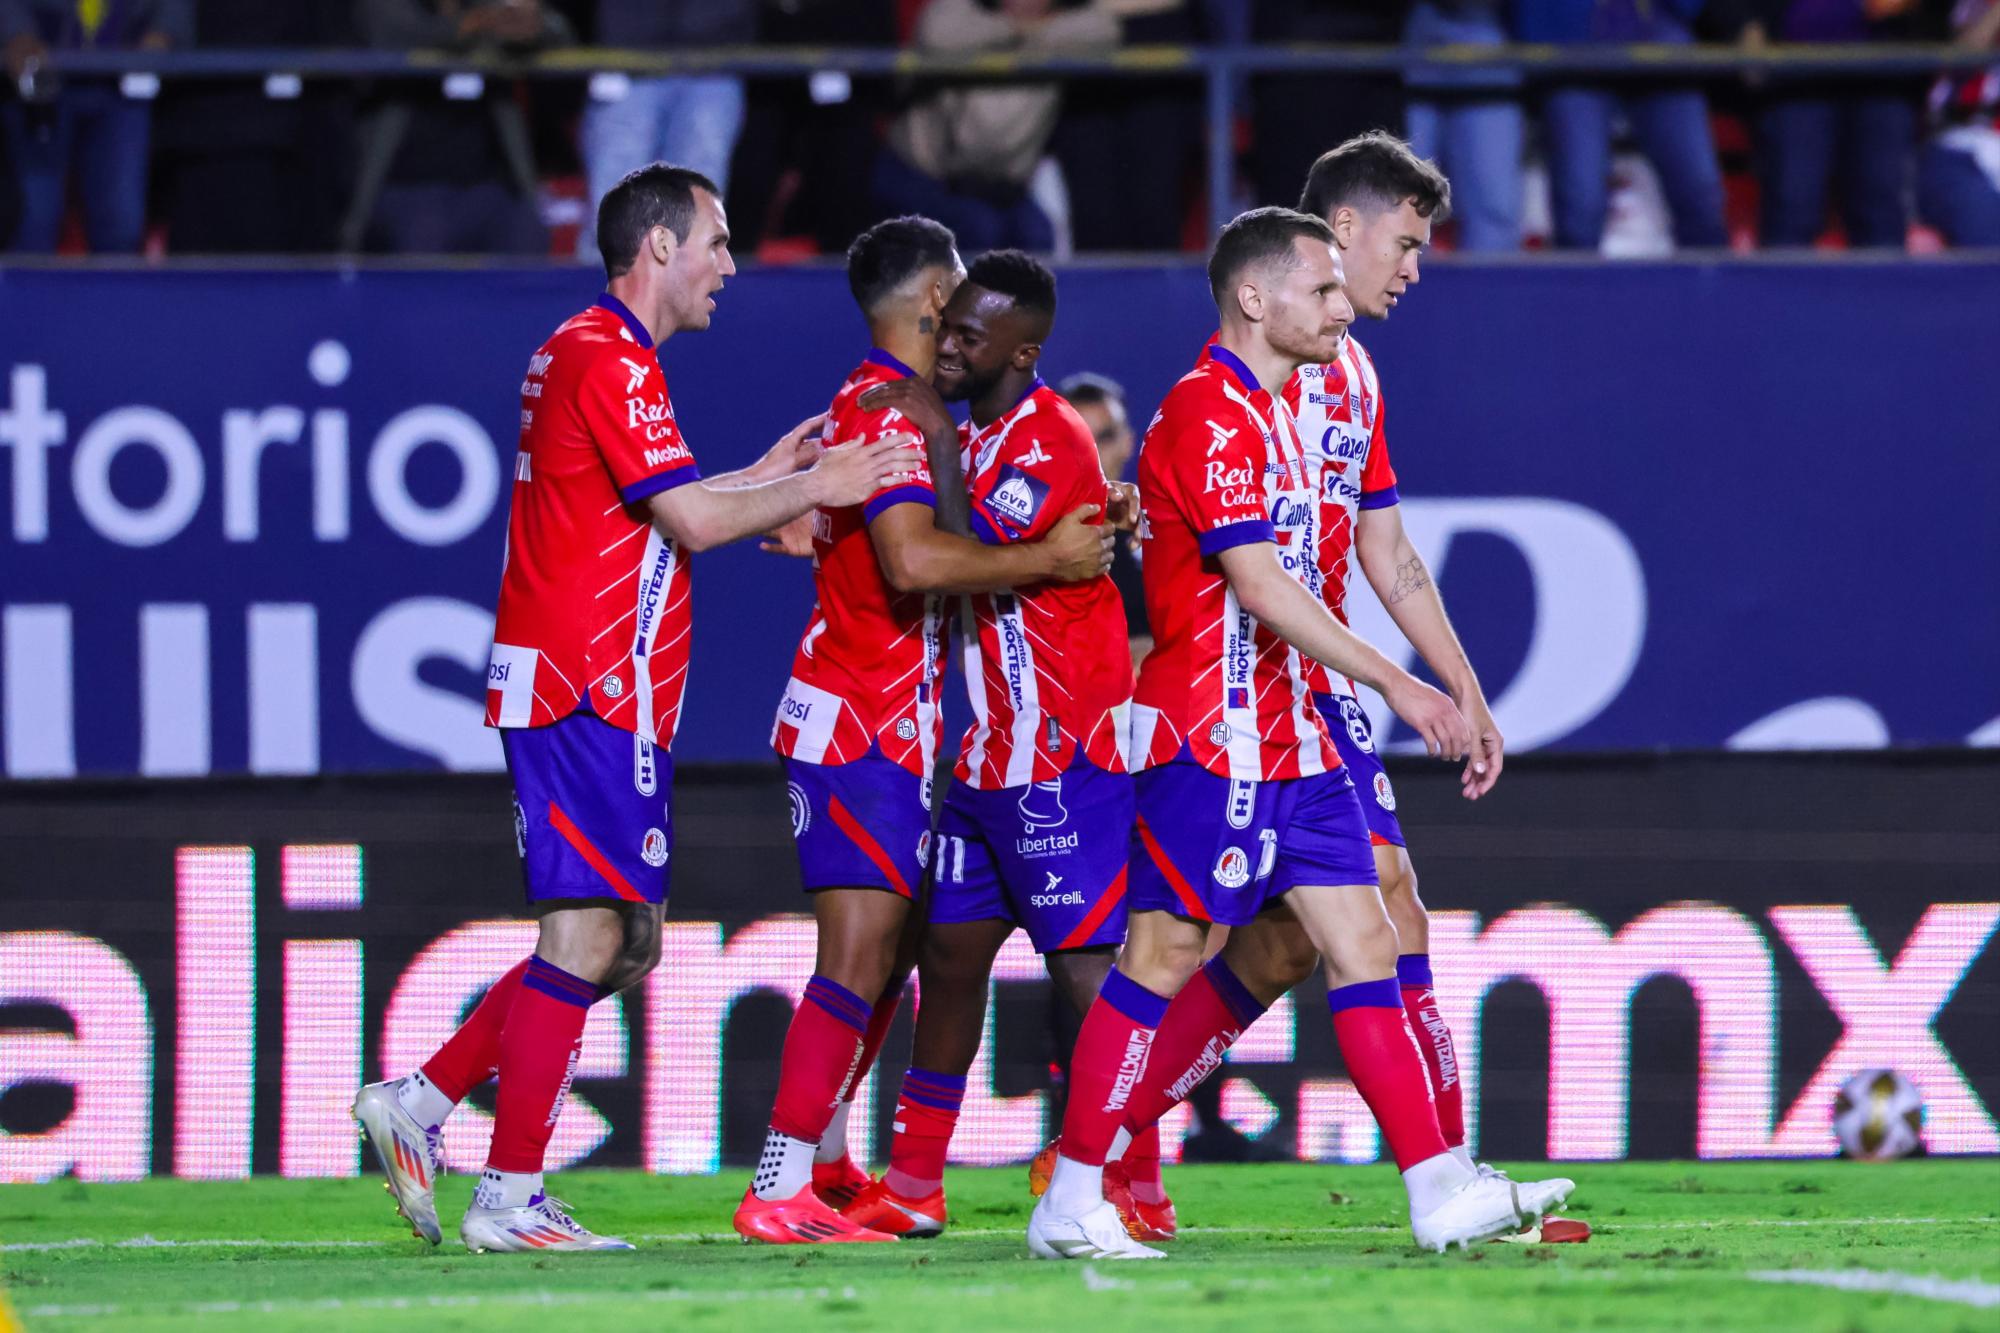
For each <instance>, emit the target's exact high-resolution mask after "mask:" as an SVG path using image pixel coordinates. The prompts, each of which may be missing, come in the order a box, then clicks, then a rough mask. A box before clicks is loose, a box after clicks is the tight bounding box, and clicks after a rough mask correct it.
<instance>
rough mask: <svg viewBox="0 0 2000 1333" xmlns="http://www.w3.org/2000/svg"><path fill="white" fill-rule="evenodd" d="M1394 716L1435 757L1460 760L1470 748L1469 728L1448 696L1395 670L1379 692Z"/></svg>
mask: <svg viewBox="0 0 2000 1333" xmlns="http://www.w3.org/2000/svg"><path fill="white" fill-rule="evenodd" d="M1382 698H1383V699H1384V700H1385V701H1387V703H1388V705H1389V707H1390V708H1392V709H1394V710H1395V712H1396V716H1397V717H1400V718H1402V719H1403V721H1405V722H1407V723H1409V724H1410V727H1411V728H1412V729H1413V730H1414V731H1415V732H1416V733H1417V734H1418V735H1419V736H1422V737H1423V738H1424V750H1425V752H1426V753H1428V754H1429V755H1430V756H1431V757H1432V758H1435V759H1453V760H1456V759H1463V758H1464V757H1465V755H1466V752H1467V751H1469V750H1470V749H1471V748H1472V727H1471V725H1470V724H1468V723H1467V722H1466V720H1465V714H1463V713H1461V712H1459V711H1458V705H1457V704H1455V703H1453V702H1452V701H1451V699H1450V697H1449V696H1447V695H1445V694H1444V693H1442V692H1441V691H1439V690H1436V689H1433V688H1432V687H1430V686H1429V685H1426V684H1424V683H1423V682H1422V681H1420V680H1418V679H1417V678H1416V677H1415V676H1412V675H1411V674H1410V673H1409V672H1407V671H1398V672H1397V673H1396V677H1395V678H1394V679H1392V680H1390V681H1389V682H1388V684H1387V686H1386V687H1385V688H1384V689H1383V691H1382Z"/></svg>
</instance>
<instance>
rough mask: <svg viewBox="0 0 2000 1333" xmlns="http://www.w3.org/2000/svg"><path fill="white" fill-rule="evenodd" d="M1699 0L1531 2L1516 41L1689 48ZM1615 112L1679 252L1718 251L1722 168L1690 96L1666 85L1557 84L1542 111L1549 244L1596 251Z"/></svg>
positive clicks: (1701, 111)
mask: <svg viewBox="0 0 2000 1333" xmlns="http://www.w3.org/2000/svg"><path fill="white" fill-rule="evenodd" d="M1704 2H1705V0H1534V2H1533V3H1525V4H1522V5H1521V6H1520V7H1519V10H1518V15H1519V17H1518V27H1519V31H1518V32H1517V33H1516V34H1515V35H1516V36H1517V37H1518V38H1519V39H1520V40H1521V41H1524V42H1560V43H1577V42H1666V43H1673V44H1676V45H1678V44H1681V43H1685V42H1688V41H1690V40H1692V38H1691V36H1690V33H1689V25H1690V24H1691V23H1693V21H1694V19H1695V18H1696V16H1697V15H1698V14H1699V13H1700V12H1701V9H1702V6H1703V4H1704ZM1621 109H1622V110H1623V111H1624V113H1625V116H1626V119H1627V120H1629V121H1630V122H1631V126H1632V133H1633V135H1634V136H1635V137H1636V138H1637V139H1638V141H1639V147H1640V149H1641V151H1643V152H1644V153H1645V155H1646V157H1647V158H1648V159H1649V160H1650V161H1651V162H1652V164H1653V169H1654V170H1655V171H1656V172H1658V173H1659V177H1660V188H1661V189H1662V190H1663V191H1665V193H1666V196H1667V207H1668V208H1669V209H1670V210H1671V211H1672V213H1673V219H1674V240H1675V242H1676V243H1677V244H1679V245H1682V246H1723V245H1726V244H1728V241H1729V236H1728V233H1727V231H1726V230H1725V229H1724V227H1723V224H1722V168H1721V166H1720V164H1719V163H1718V162H1717V161H1716V156H1715V140H1714V139H1713V137H1712V136H1711V135H1710V133H1709V128H1708V102H1707V99H1705V98H1704V97H1703V96H1702V93H1701V90H1700V89H1699V88H1693V87H1687V86H1680V85H1673V84H1666V85H1660V84H1635V83H1631V82H1624V83H1619V84H1616V85H1594V86H1593V85H1564V86H1557V87H1555V88H1552V89H1551V90H1550V91H1549V93H1548V95H1547V96H1546V98H1545V99H1544V101H1543V104H1542V115H1543V120H1544V129H1545V131H1546V133H1547V136H1548V157H1549V189H1550V195H1551V204H1552V207H1553V209H1554V213H1555V218H1554V221H1555V228H1554V230H1555V243H1556V244H1557V245H1558V246H1560V247H1561V248H1563V249H1567V250H1595V249H1597V248H1598V246H1599V244H1600V243H1601V242H1602V241H1603V239H1604V216H1605V207H1606V204H1607V202H1608V200H1609V198H1610V191H1609V183H1610V179H1611V136H1612V129H1613V124H1612V122H1613V117H1614V116H1615V115H1616V113H1617V112H1618V111H1619V110H1621Z"/></svg>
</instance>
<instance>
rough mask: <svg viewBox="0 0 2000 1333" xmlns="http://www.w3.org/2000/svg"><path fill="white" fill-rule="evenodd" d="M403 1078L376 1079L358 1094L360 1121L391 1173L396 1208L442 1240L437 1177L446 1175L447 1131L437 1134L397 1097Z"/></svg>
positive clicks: (421, 1235)
mask: <svg viewBox="0 0 2000 1333" xmlns="http://www.w3.org/2000/svg"><path fill="white" fill-rule="evenodd" d="M400 1081H401V1080H399V1079H392V1080H390V1081H389V1082H387V1083H370V1084H369V1085H368V1086H367V1087H364V1088H363V1089H361V1091H360V1092H359V1093H357V1094H355V1098H354V1107H353V1116H354V1123H355V1124H357V1125H359V1126H361V1137H362V1138H363V1139H365V1140H367V1143H368V1146H369V1147H370V1148H373V1149H374V1150H375V1161H376V1163H377V1165H379V1166H380V1167H381V1168H382V1175H383V1176H384V1177H385V1178H386V1180H385V1183H384V1185H383V1188H384V1189H386V1190H388V1191H389V1197H390V1198H392V1199H394V1200H395V1201H396V1211H397V1212H399V1213H401V1214H402V1215H403V1220H404V1221H406V1222H408V1223H409V1224H410V1234H411V1235H413V1236H415V1237H417V1238H418V1239H419V1240H427V1241H429V1242H430V1243H431V1244H433V1245H436V1244H437V1243H438V1242H439V1241H441V1240H443V1239H444V1233H443V1232H442V1231H440V1230H439V1229H438V1213H437V1182H438V1177H439V1176H441V1175H443V1174H444V1136H443V1135H441V1134H434V1133H432V1132H431V1131H430V1130H429V1129H428V1128H426V1127H425V1126H423V1125H420V1124H418V1123H417V1121H416V1118H415V1117H414V1116H412V1115H411V1114H410V1113H409V1112H408V1111H405V1110H404V1109H403V1104H402V1103H401V1102H399V1101H398V1100H396V1085H397V1083H399V1082H400Z"/></svg>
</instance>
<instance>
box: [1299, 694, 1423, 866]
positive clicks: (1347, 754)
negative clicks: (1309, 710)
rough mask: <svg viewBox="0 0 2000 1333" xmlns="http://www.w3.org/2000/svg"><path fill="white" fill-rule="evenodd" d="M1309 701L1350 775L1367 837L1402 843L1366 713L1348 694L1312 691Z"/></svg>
mask: <svg viewBox="0 0 2000 1333" xmlns="http://www.w3.org/2000/svg"><path fill="white" fill-rule="evenodd" d="M1313 702H1314V703H1315V704H1317V705H1318V706H1319V715H1320V716H1321V717H1322V718H1325V719H1326V729H1327V732H1328V734H1329V735H1331V736H1332V737H1333V745H1334V748H1335V749H1337V750H1339V751H1340V762H1341V763H1343V764H1345V765H1346V766H1347V771H1348V772H1350V773H1352V774H1353V775H1354V789H1355V791H1356V792H1358V793H1359V794H1360V796H1361V813H1362V814H1363V815H1364V816H1366V818H1367V820H1368V841H1369V842H1371V843H1373V844H1374V845H1375V846H1377V847H1384V846H1387V847H1404V846H1407V845H1408V844H1407V843H1405V842H1404V841H1403V825H1402V821H1400V820H1398V819H1397V818H1396V789H1395V788H1394V787H1392V786H1390V785H1389V775H1388V774H1387V773H1385V772H1383V771H1382V756H1381V755H1379V754H1377V753H1375V737H1374V735H1373V734H1372V733H1371V732H1370V731H1369V729H1368V714H1366V713H1364V712H1362V711H1361V705H1360V703H1359V702H1358V701H1356V700H1355V699H1354V698H1353V697H1352V696H1351V695H1344V694H1315V695H1314V696H1313Z"/></svg>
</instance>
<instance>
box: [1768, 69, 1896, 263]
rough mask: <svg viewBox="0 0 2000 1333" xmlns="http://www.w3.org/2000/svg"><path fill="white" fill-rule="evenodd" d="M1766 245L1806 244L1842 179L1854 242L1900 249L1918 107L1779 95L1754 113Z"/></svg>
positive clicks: (1852, 97)
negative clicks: (1835, 184)
mask: <svg viewBox="0 0 2000 1333" xmlns="http://www.w3.org/2000/svg"><path fill="white" fill-rule="evenodd" d="M1759 122H1760V123H1759V126H1758V130H1759V133H1758V138H1759V140H1760V141H1761V142H1760V143H1759V145H1758V147H1759V156H1760V157H1761V158H1762V161H1761V163H1760V166H1761V167H1762V171H1761V173H1760V174H1761V175H1762V177H1763V189H1764V199H1763V214H1764V216H1763V228H1762V229H1763V233H1764V244H1766V245H1811V244H1812V243H1813V241H1814V240H1815V239H1817V238H1818V236H1819V234H1820V230H1821V228H1822V227H1823V226H1824V225H1825V223H1826V194H1827V186H1828V185H1829V184H1831V183H1832V181H1833V179H1834V177H1835V176H1836V175H1838V177H1839V179H1840V216H1841V221H1842V223H1843V224H1844V225H1845V226H1846V228H1847V243H1848V244H1849V245H1853V246H1888V247H1892V248H1894V249H1898V250H1900V249H1902V248H1903V243H1904V240H1905V239H1906V235H1907V233H1908V230H1909V220H1910V208H1909V184H1908V182H1909V146H1910V143H1911V141H1912V140H1913V139H1915V137H1916V131H1917V124H1916V122H1917V113H1916V108H1915V107H1914V106H1912V105H1911V103H1910V100H1909V99H1908V98H1907V97H1901V96H1897V95H1895V94H1880V93H1878V94H1872V95H1857V94H1855V93H1852V92H1848V93H1844V94H1843V95H1841V96H1840V97H1838V98H1836V97H1830V96H1829V97H1782V98H1778V99H1776V100H1774V101H1773V102H1772V103H1771V104H1770V105H1769V106H1767V107H1765V109H1764V113H1763V115H1762V116H1761V117H1760V118H1759Z"/></svg>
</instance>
